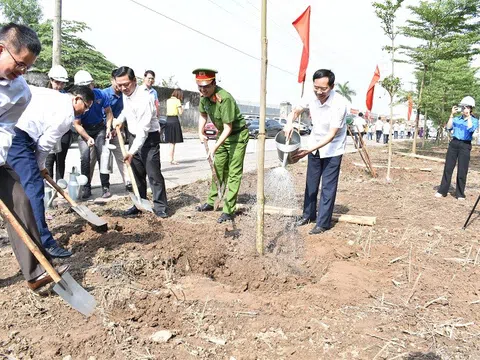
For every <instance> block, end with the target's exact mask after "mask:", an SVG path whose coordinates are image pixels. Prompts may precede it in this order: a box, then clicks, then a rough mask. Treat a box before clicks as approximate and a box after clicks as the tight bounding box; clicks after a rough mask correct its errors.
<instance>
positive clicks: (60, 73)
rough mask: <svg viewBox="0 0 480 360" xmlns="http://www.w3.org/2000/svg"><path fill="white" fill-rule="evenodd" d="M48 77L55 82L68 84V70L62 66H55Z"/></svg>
mask: <svg viewBox="0 0 480 360" xmlns="http://www.w3.org/2000/svg"><path fill="white" fill-rule="evenodd" d="M48 77H49V78H50V79H53V80H57V81H61V82H65V83H66V82H68V74H67V70H65V68H64V67H63V66H62V65H54V66H52V68H51V69H50V71H49V72H48Z"/></svg>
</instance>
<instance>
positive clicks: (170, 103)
mask: <svg viewBox="0 0 480 360" xmlns="http://www.w3.org/2000/svg"><path fill="white" fill-rule="evenodd" d="M180 106H182V103H181V102H180V100H179V99H177V98H176V97H174V96H172V97H171V98H170V99H168V100H167V116H178V108H179V107H180Z"/></svg>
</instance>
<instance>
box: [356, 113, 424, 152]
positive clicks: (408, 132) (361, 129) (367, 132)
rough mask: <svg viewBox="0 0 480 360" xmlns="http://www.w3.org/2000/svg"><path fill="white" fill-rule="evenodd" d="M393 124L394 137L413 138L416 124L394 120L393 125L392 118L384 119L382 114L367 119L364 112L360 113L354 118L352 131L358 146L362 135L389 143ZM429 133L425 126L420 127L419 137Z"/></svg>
mask: <svg viewBox="0 0 480 360" xmlns="http://www.w3.org/2000/svg"><path fill="white" fill-rule="evenodd" d="M391 126H393V128H392V136H393V139H395V140H396V139H413V136H414V134H415V126H413V125H409V124H407V123H406V122H404V121H394V122H393V125H392V124H391V122H390V119H388V118H387V119H382V117H381V116H379V117H378V118H377V119H376V120H368V119H365V115H364V114H363V113H362V112H360V113H358V116H356V117H355V119H354V120H353V124H352V133H353V134H354V136H355V141H356V142H357V144H358V146H361V144H360V142H359V140H358V136H362V138H363V139H364V140H375V141H376V142H377V143H380V142H382V143H383V144H388V140H389V136H390V127H391ZM427 135H428V131H427V132H424V129H423V127H420V129H419V130H418V137H420V138H421V137H423V136H427Z"/></svg>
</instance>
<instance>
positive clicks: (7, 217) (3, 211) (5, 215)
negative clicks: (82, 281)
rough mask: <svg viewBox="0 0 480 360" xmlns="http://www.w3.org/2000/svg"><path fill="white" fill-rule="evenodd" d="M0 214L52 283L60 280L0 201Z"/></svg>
mask: <svg viewBox="0 0 480 360" xmlns="http://www.w3.org/2000/svg"><path fill="white" fill-rule="evenodd" d="M0 213H1V214H2V217H3V219H4V220H5V221H6V222H8V223H9V224H10V225H12V227H13V228H14V229H15V232H16V233H17V234H18V236H20V239H22V241H23V242H24V243H25V245H27V247H28V249H29V250H30V251H31V252H32V254H33V255H34V256H35V257H36V258H37V260H38V262H39V263H40V264H41V265H42V266H43V268H44V269H45V270H46V271H47V273H48V275H50V276H51V277H52V279H53V281H55V282H56V283H57V282H59V281H60V280H62V278H61V277H60V275H58V273H57V271H56V270H55V269H54V268H53V266H52V264H50V262H49V261H48V260H47V258H46V257H45V255H43V253H42V252H41V251H40V249H39V248H38V246H37V245H36V244H35V243H34V242H33V241H32V239H30V236H28V234H27V232H26V231H25V230H24V229H23V227H22V225H20V223H19V222H18V221H17V219H16V218H15V216H13V214H12V213H11V211H10V210H9V209H8V207H7V206H6V205H5V203H4V202H3V201H2V200H0Z"/></svg>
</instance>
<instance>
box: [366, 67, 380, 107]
mask: <svg viewBox="0 0 480 360" xmlns="http://www.w3.org/2000/svg"><path fill="white" fill-rule="evenodd" d="M379 79H380V70H379V69H378V65H377V67H376V69H375V73H374V74H373V78H372V81H371V82H370V85H369V86H368V90H367V100H366V103H367V109H368V110H370V111H372V107H373V92H374V90H375V84H376V83H377V82H378V80H379Z"/></svg>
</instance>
